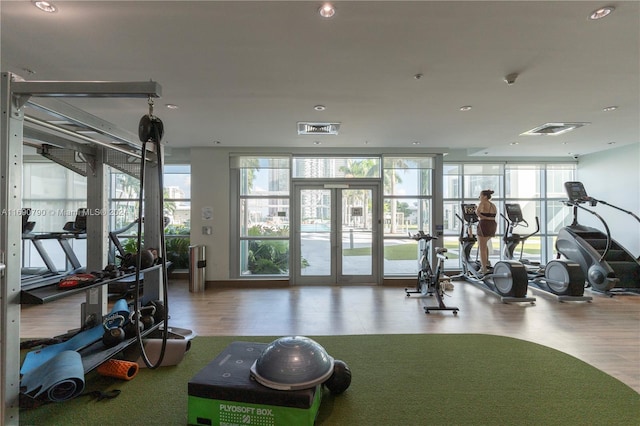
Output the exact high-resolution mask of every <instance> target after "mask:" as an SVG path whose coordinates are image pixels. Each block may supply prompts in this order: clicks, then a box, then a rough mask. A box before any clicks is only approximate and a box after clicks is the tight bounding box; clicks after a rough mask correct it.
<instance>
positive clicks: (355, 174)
mask: <svg viewBox="0 0 640 426" xmlns="http://www.w3.org/2000/svg"><path fill="white" fill-rule="evenodd" d="M293 177H294V178H302V179H320V178H323V179H343V178H379V177H380V157H295V158H294V159H293Z"/></svg>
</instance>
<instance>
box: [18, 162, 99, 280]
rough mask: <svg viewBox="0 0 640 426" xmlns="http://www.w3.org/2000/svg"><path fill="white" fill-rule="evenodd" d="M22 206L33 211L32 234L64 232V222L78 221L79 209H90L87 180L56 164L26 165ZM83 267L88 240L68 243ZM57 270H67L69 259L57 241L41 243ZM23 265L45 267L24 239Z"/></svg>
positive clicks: (30, 219) (40, 258)
mask: <svg viewBox="0 0 640 426" xmlns="http://www.w3.org/2000/svg"><path fill="white" fill-rule="evenodd" d="M22 170H23V181H24V182H23V193H22V207H23V208H30V209H31V216H30V217H29V221H30V222H35V226H34V228H33V232H40V233H42V232H62V231H63V227H64V225H65V223H67V222H73V221H74V220H75V216H76V212H77V210H78V209H79V208H82V207H87V205H86V199H87V179H86V178H85V177H83V176H81V175H79V174H77V173H74V172H72V171H71V170H68V169H66V168H64V167H62V166H60V165H58V164H56V163H51V162H38V163H25V164H24V165H23V169H22ZM68 242H69V244H70V245H71V247H73V250H74V252H75V254H76V256H77V257H78V260H80V262H81V263H82V264H86V257H87V256H86V251H87V240H86V239H70V240H68ZM40 243H41V244H42V246H43V248H44V249H45V250H46V252H47V254H48V256H49V257H50V258H51V260H52V261H53V263H54V264H55V266H56V268H57V269H58V270H66V269H67V266H68V265H67V257H66V256H65V254H64V251H63V250H62V248H61V246H60V244H58V241H57V240H55V239H51V240H40ZM22 263H23V266H27V267H42V266H44V265H45V263H44V261H43V260H42V257H40V255H39V254H38V252H37V250H36V248H35V247H34V246H33V244H31V243H30V242H29V241H28V240H23V245H22Z"/></svg>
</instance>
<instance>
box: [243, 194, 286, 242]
mask: <svg viewBox="0 0 640 426" xmlns="http://www.w3.org/2000/svg"><path fill="white" fill-rule="evenodd" d="M240 235H241V236H243V237H247V236H252V237H255V236H280V237H288V236H289V199H288V198H243V199H242V200H240Z"/></svg>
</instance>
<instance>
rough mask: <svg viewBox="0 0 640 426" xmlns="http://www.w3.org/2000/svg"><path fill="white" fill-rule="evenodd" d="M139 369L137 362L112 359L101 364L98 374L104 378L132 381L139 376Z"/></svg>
mask: <svg viewBox="0 0 640 426" xmlns="http://www.w3.org/2000/svg"><path fill="white" fill-rule="evenodd" d="M138 369H139V367H138V364H136V363H135V362H131V361H122V360H119V359H110V360H108V361H106V362H104V363H102V364H100V366H99V367H98V369H97V370H96V371H98V374H100V375H102V376H108V377H115V378H116V379H122V380H131V379H133V378H134V377H136V375H137V374H138Z"/></svg>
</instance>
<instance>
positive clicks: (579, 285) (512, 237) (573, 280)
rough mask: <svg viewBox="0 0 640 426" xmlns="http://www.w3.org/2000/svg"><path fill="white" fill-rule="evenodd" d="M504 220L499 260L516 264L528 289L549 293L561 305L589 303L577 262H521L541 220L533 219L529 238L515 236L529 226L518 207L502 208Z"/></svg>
mask: <svg viewBox="0 0 640 426" xmlns="http://www.w3.org/2000/svg"><path fill="white" fill-rule="evenodd" d="M504 207H505V211H506V213H507V216H504V215H501V216H502V218H503V219H504V220H505V222H506V227H505V233H504V236H503V238H502V241H503V242H504V248H503V252H502V258H503V259H507V260H517V261H518V262H520V263H522V264H523V265H524V267H525V269H526V271H527V277H528V278H529V285H531V286H533V287H534V288H537V289H539V290H542V291H544V292H546V293H550V294H552V295H554V296H556V298H557V299H558V301H560V302H590V301H591V300H592V299H593V298H592V297H591V296H585V295H584V284H585V279H584V274H583V273H582V269H581V268H580V265H579V264H578V263H576V262H573V261H570V260H565V259H557V260H552V261H550V262H549V263H547V264H546V265H541V264H540V263H539V262H532V261H530V260H529V259H526V258H523V257H522V253H523V251H524V245H525V243H526V241H527V239H529V237H531V236H532V235H535V234H537V233H538V232H540V220H539V219H538V217H537V216H536V230H535V231H533V232H531V233H530V234H518V233H516V232H515V231H516V228H517V227H521V228H527V227H528V226H529V223H528V222H527V221H526V220H525V219H524V217H523V214H522V209H521V208H520V204H505V206H504ZM518 246H520V256H519V258H518V259H515V256H514V252H515V251H516V249H517V248H518Z"/></svg>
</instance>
